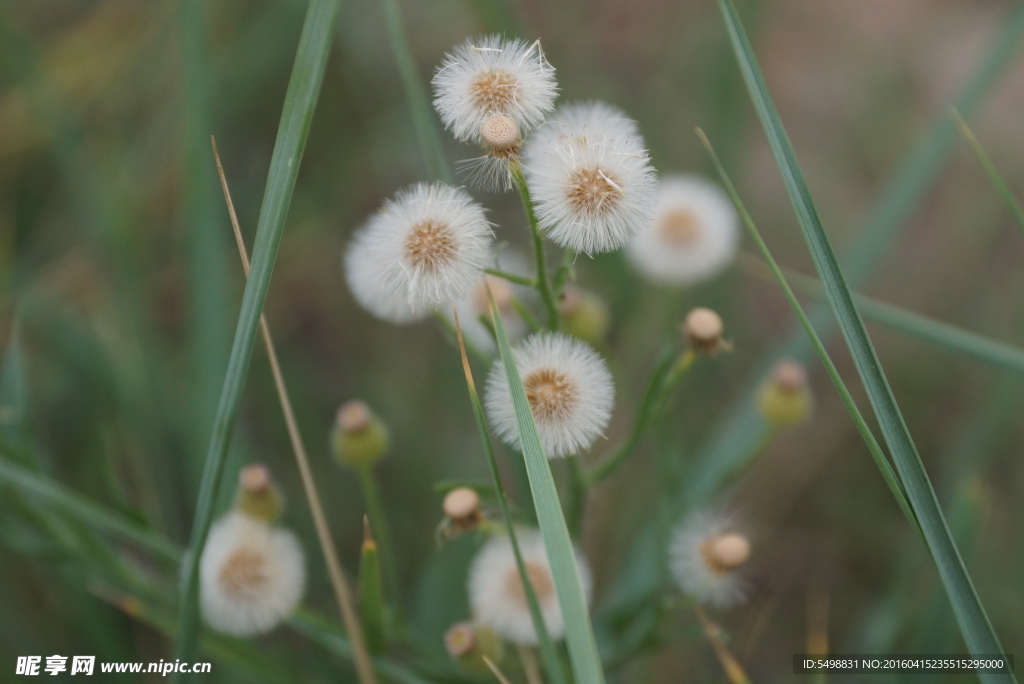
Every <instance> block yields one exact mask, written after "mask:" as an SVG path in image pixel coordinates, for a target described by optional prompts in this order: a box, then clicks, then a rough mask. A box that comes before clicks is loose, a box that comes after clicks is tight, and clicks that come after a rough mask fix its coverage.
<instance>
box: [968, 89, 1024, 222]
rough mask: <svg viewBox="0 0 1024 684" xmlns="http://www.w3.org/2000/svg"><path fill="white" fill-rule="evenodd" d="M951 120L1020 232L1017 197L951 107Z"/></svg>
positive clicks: (1023, 216)
mask: <svg viewBox="0 0 1024 684" xmlns="http://www.w3.org/2000/svg"><path fill="white" fill-rule="evenodd" d="M953 119H954V120H955V121H956V125H957V128H958V129H959V130H960V137H962V138H963V139H964V142H966V143H967V145H968V146H969V147H970V148H971V151H973V152H974V156H975V157H977V158H978V163H979V164H981V168H983V169H984V170H985V174H986V175H987V176H988V179H989V182H991V183H992V187H994V188H995V189H996V192H998V193H999V196H1000V197H1002V198H1003V201H1004V202H1006V206H1007V207H1009V209H1010V213H1012V214H1013V218H1014V219H1016V220H1017V225H1018V226H1019V227H1020V229H1021V230H1024V208H1021V206H1020V202H1019V201H1018V200H1017V197H1016V196H1015V195H1014V194H1013V190H1011V189H1010V186H1009V185H1007V184H1006V181H1005V180H1003V176H1002V174H1000V173H999V169H997V168H996V165H995V164H994V163H993V162H992V159H991V158H990V157H989V156H988V153H987V152H985V148H984V147H982V146H981V143H980V142H978V138H977V137H976V136H975V135H974V132H973V131H972V130H971V129H970V127H968V125H967V122H966V121H964V117H962V116H960V112H958V111H957V110H956V107H953Z"/></svg>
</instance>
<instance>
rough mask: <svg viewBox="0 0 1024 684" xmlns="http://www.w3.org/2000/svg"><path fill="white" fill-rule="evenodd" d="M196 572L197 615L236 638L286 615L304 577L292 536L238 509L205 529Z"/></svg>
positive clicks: (296, 599)
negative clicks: (204, 543) (206, 531)
mask: <svg viewBox="0 0 1024 684" xmlns="http://www.w3.org/2000/svg"><path fill="white" fill-rule="evenodd" d="M199 573H200V606H201V608H202V614H203V619H204V620H205V621H206V623H207V624H208V625H210V627H212V628H213V629H215V630H217V631H219V632H224V633H226V634H232V635H234V636H240V637H244V636H252V635H255V634H262V633H264V632H267V631H269V630H271V629H273V628H274V627H275V626H276V625H277V624H279V623H280V622H281V621H282V620H284V619H285V618H286V617H288V616H289V615H291V613H292V611H293V610H295V606H297V605H298V603H299V601H300V600H301V599H302V593H303V590H304V587H305V581H306V573H305V564H304V561H303V556H302V548H301V547H300V546H299V542H298V541H297V540H296V538H295V535H293V534H292V533H291V532H289V531H288V530H285V529H282V528H279V527H275V526H273V525H271V524H269V523H267V522H265V521H263V520H259V519H257V518H253V517H250V516H248V515H246V514H244V513H241V512H238V511H233V512H231V513H228V514H227V515H226V516H224V517H223V518H221V519H220V520H219V521H217V522H216V523H215V524H214V525H213V527H211V528H210V534H209V537H208V538H207V540H206V546H205V547H204V548H203V555H202V558H201V559H200V561H199Z"/></svg>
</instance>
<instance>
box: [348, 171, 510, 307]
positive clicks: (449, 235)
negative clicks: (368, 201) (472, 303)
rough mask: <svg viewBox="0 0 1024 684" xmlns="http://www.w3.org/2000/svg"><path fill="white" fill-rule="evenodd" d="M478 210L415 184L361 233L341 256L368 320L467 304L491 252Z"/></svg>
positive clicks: (444, 188) (450, 193) (454, 194)
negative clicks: (461, 303) (454, 304)
mask: <svg viewBox="0 0 1024 684" xmlns="http://www.w3.org/2000/svg"><path fill="white" fill-rule="evenodd" d="M491 235H492V233H491V226H490V224H489V223H488V222H487V219H486V218H485V216H484V210H483V207H481V206H480V205H479V204H477V203H476V202H474V201H473V199H472V198H471V197H470V196H469V194H468V193H467V192H466V191H465V190H463V189H461V188H453V187H450V186H448V185H445V184H443V183H434V184H433V185H428V184H426V183H418V184H416V185H413V186H412V187H410V188H408V189H406V190H403V191H401V192H399V193H398V194H397V195H396V196H395V198H394V199H393V200H388V201H387V202H385V203H384V207H383V208H382V209H381V210H380V212H378V213H377V214H376V215H374V216H373V217H371V218H370V220H369V221H367V223H366V224H365V225H364V226H363V227H362V228H360V229H359V231H358V232H357V233H356V235H355V237H353V239H352V242H351V243H350V245H349V249H348V253H347V254H346V255H345V265H346V277H347V279H348V283H349V288H350V289H351V290H352V293H353V296H354V297H355V298H356V300H357V301H358V302H359V303H360V305H362V306H363V307H364V308H366V309H367V310H368V311H370V313H372V314H374V315H375V316H378V317H380V318H384V319H385V320H390V321H393V322H396V323H402V322H409V321H412V320H416V319H418V318H422V317H423V316H424V315H425V314H426V313H429V312H430V311H432V310H433V309H436V308H437V307H439V306H443V305H445V304H450V303H452V302H456V301H459V300H461V299H462V298H463V297H465V296H466V295H467V294H468V293H469V292H470V290H472V288H473V286H474V285H475V284H476V283H477V281H478V280H479V278H480V271H481V269H483V268H484V267H485V266H486V265H487V259H488V255H489V253H490V238H491Z"/></svg>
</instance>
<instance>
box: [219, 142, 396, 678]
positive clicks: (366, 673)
mask: <svg viewBox="0 0 1024 684" xmlns="http://www.w3.org/2000/svg"><path fill="white" fill-rule="evenodd" d="M210 145H211V146H212V147H213V158H214V161H215V162H216V164H217V175H218V176H219V177H220V185H221V189H222V190H223V191H224V201H225V202H226V203H227V208H228V217H229V218H230V219H231V229H232V232H234V234H235V243H236V244H237V245H238V256H239V258H241V260H242V270H243V271H245V277H246V278H248V277H249V271H250V270H251V265H250V263H249V255H248V253H247V252H246V249H245V239H244V238H243V237H242V229H241V227H240V226H239V225H238V215H237V214H236V213H235V203H234V202H233V201H232V200H231V191H230V190H229V189H228V180H227V176H225V175H224V166H223V164H221V160H220V151H219V150H218V149H217V140H216V139H215V138H214V137H213V136H212V135H211V136H210ZM260 334H261V335H262V337H263V346H264V347H266V350H267V361H268V362H269V363H270V374H271V375H272V376H273V377H274V387H275V388H276V389H277V398H278V401H279V403H280V404H281V413H282V414H283V415H284V424H285V428H286V429H287V431H288V440H289V441H290V442H291V445H292V453H293V454H294V455H295V463H296V465H297V466H298V468H299V476H300V477H301V478H302V488H303V490H304V491H305V494H306V503H307V504H309V510H310V514H311V515H312V516H313V525H314V527H315V528H316V534H317V539H318V541H319V542H320V550H321V551H322V552H323V554H324V562H325V563H326V564H327V574H328V576H329V577H330V579H331V588H332V589H333V590H334V598H335V600H336V601H337V602H338V613H339V614H340V615H341V619H342V621H343V622H344V623H345V630H346V631H347V632H348V634H349V638H350V639H351V640H352V644H353V646H354V649H355V653H356V671H357V672H358V674H359V678H360V681H361V682H362V683H363V684H374V683H375V681H376V677H375V675H374V673H373V666H372V665H371V663H370V656H369V653H368V652H367V650H366V645H365V643H364V639H363V635H362V630H361V627H360V625H359V620H358V619H357V617H356V612H355V609H354V608H353V606H352V590H351V589H350V588H349V585H348V580H347V579H345V571H344V570H342V567H341V561H340V560H338V550H337V548H335V546H334V538H333V537H332V536H331V530H330V526H329V525H328V524H327V516H326V515H325V514H324V507H323V505H322V504H321V503H320V493H319V492H318V491H317V488H316V482H315V481H314V480H313V471H312V470H311V469H310V467H309V456H307V454H306V445H305V442H303V440H302V434H301V433H300V432H299V423H298V421H297V420H295V411H294V410H293V409H292V400H291V398H290V397H289V395H288V386H287V384H286V383H285V380H284V373H282V372H281V363H280V362H279V361H278V359H277V348H276V347H275V345H274V338H273V337H272V336H271V335H270V325H269V324H268V323H267V317H266V315H264V314H263V313H260Z"/></svg>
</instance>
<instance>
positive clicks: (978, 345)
mask: <svg viewBox="0 0 1024 684" xmlns="http://www.w3.org/2000/svg"><path fill="white" fill-rule="evenodd" d="M747 256H749V255H747ZM751 259H753V257H751ZM744 266H746V267H748V268H749V271H750V273H751V274H752V275H754V276H755V277H757V278H761V279H765V280H771V281H774V279H775V276H774V275H773V274H772V273H771V269H769V268H766V267H765V266H764V264H762V263H761V262H760V261H758V262H757V263H756V264H755V263H753V261H750V262H747V263H746V264H744ZM779 271H780V272H781V273H782V275H783V276H785V278H786V280H787V281H788V282H789V284H790V285H792V286H793V288H794V289H796V290H797V291H799V292H803V293H805V294H809V295H811V296H812V297H817V298H819V299H824V300H826V301H827V300H828V296H827V295H826V294H825V288H824V286H822V284H821V281H820V280H818V279H817V278H813V277H811V276H808V275H804V274H803V273H799V272H797V271H794V270H792V269H789V268H785V267H783V266H780V267H779ZM852 294H853V301H854V302H855V303H856V304H857V308H858V309H860V313H861V315H862V316H864V318H866V319H868V320H872V321H875V322H877V323H881V324H882V325H885V326H887V327H889V328H892V329H893V330H898V331H900V332H904V333H907V334H909V335H914V336H915V337H917V338H919V339H922V340H925V341H927V342H931V343H932V344H934V345H936V346H938V347H943V348H945V349H948V350H950V351H953V352H956V353H957V354H963V355H965V356H970V357H972V358H975V359H978V360H979V361H984V362H986V363H990V364H992V365H993V366H995V367H997V368H1005V369H1007V370H1012V371H1016V372H1017V373H1024V349H1021V348H1019V347H1015V346H1013V345H1012V344H1007V343H1005V342H1000V341H999V340H993V339H991V338H989V337H985V336H984V335H979V334H978V333H975V332H971V331H970V330H965V329H964V328H961V327H958V326H955V325H950V324H949V323H943V322H942V321H937V320H935V319H934V318H930V317H928V316H924V315H922V314H919V313H915V312H913V311H908V310H907V309H904V308H901V307H898V306H893V305H892V304H887V303H886V302H881V301H879V300H877V299H872V298H871V297H867V296H865V295H862V294H858V293H856V292H854V293H852Z"/></svg>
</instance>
